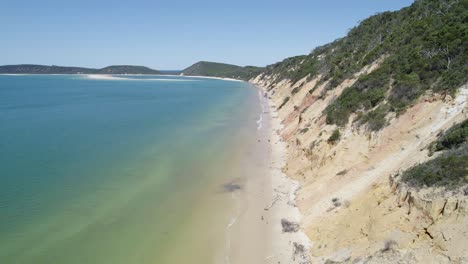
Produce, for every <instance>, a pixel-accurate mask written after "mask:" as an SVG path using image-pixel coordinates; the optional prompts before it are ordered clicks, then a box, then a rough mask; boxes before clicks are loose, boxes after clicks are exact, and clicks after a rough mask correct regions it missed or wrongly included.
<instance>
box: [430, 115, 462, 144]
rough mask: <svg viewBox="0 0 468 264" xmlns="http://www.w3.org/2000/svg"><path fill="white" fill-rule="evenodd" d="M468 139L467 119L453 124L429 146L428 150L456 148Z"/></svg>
mask: <svg viewBox="0 0 468 264" xmlns="http://www.w3.org/2000/svg"><path fill="white" fill-rule="evenodd" d="M467 141H468V119H466V120H465V121H463V122H461V123H459V124H457V125H454V126H453V127H451V128H450V129H449V130H447V132H445V133H443V134H442V135H441V136H440V137H439V138H438V139H437V140H436V141H435V142H433V143H432V144H431V146H430V151H431V152H435V151H442V150H447V149H453V148H457V147H459V146H460V145H462V144H464V143H465V142H467Z"/></svg>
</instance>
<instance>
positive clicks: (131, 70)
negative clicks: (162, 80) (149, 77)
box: [96, 65, 161, 74]
mask: <svg viewBox="0 0 468 264" xmlns="http://www.w3.org/2000/svg"><path fill="white" fill-rule="evenodd" d="M96 73H97V74H160V73H161V72H160V71H157V70H153V69H151V68H148V67H144V66H131V65H115V66H108V67H105V68H102V69H99V70H98V71H97V72H96Z"/></svg>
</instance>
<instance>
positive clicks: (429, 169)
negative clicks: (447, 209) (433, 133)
mask: <svg viewBox="0 0 468 264" xmlns="http://www.w3.org/2000/svg"><path fill="white" fill-rule="evenodd" d="M429 150H430V153H429V154H430V155H433V152H434V151H443V153H442V154H440V155H439V156H437V157H436V158H434V159H432V160H429V161H427V162H425V163H422V164H419V165H416V166H414V167H412V168H411V169H409V170H407V171H405V172H404V173H403V175H402V179H403V181H405V182H407V183H409V184H410V185H412V186H415V187H431V186H444V187H448V188H456V187H459V186H462V185H464V184H467V183H468V119H466V120H464V121H463V122H461V123H459V124H456V125H454V126H452V127H451V128H450V129H448V130H447V131H446V132H445V133H442V134H441V135H439V137H438V139H437V140H435V141H434V142H433V143H432V144H431V145H430V147H429Z"/></svg>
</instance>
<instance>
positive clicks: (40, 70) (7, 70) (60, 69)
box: [0, 64, 160, 74]
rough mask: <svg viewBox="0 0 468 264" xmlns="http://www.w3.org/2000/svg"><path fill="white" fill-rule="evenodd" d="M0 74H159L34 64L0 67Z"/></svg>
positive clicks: (138, 68) (117, 68) (136, 69)
mask: <svg viewBox="0 0 468 264" xmlns="http://www.w3.org/2000/svg"><path fill="white" fill-rule="evenodd" d="M0 74H160V72H159V71H157V70H153V69H150V68H148V67H144V66H129V65H117V66H109V67H105V68H102V69H92V68H82V67H64V66H55V65H53V66H46V65H34V64H20V65H5V66H0Z"/></svg>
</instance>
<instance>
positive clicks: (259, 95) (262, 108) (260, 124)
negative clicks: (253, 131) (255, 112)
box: [257, 90, 265, 130]
mask: <svg viewBox="0 0 468 264" xmlns="http://www.w3.org/2000/svg"><path fill="white" fill-rule="evenodd" d="M258 99H259V101H260V107H261V111H260V117H259V118H258V119H257V130H260V129H262V126H263V112H264V111H265V108H264V106H263V94H262V91H260V90H258Z"/></svg>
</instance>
